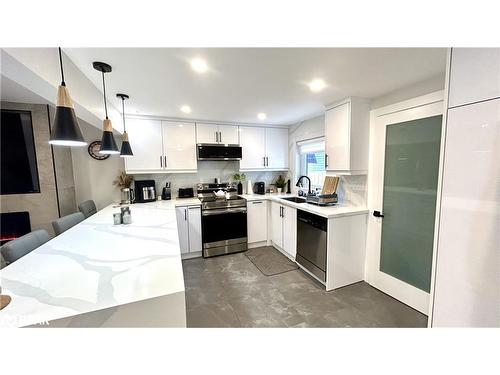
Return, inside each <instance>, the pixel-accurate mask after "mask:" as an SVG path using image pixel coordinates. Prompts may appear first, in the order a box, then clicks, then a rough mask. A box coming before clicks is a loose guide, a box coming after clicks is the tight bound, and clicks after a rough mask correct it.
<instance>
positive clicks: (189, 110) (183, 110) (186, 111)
mask: <svg viewBox="0 0 500 375" xmlns="http://www.w3.org/2000/svg"><path fill="white" fill-rule="evenodd" d="M181 111H182V112H184V113H191V107H190V106H188V105H183V106H182V107H181Z"/></svg>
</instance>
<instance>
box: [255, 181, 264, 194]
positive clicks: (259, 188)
mask: <svg viewBox="0 0 500 375" xmlns="http://www.w3.org/2000/svg"><path fill="white" fill-rule="evenodd" d="M253 192H254V193H255V194H262V195H264V194H266V184H265V183H264V182H256V183H255V185H254V186H253Z"/></svg>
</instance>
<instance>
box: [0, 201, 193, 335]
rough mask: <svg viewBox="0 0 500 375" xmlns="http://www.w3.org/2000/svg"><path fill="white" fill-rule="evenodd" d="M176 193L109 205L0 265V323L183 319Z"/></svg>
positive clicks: (164, 323) (174, 322) (182, 322)
mask: <svg viewBox="0 0 500 375" xmlns="http://www.w3.org/2000/svg"><path fill="white" fill-rule="evenodd" d="M175 205H176V201H162V202H152V203H147V204H134V205H132V206H131V210H132V224H129V225H113V213H115V212H119V211H120V209H119V208H117V207H115V206H114V205H110V206H108V207H106V208H104V209H102V210H101V211H99V212H97V213H96V214H95V215H93V216H91V217H89V218H87V219H86V220H84V221H83V222H81V223H79V224H77V225H76V226H74V227H73V228H71V229H69V230H67V231H66V232H64V233H62V234H61V235H59V236H57V237H55V238H53V239H52V240H50V241H49V242H47V243H45V244H44V245H42V246H40V247H39V248H37V249H35V250H34V251H32V252H31V253H30V254H28V255H26V256H24V257H22V258H21V259H19V260H17V261H16V262H14V263H12V264H11V265H9V266H7V267H5V268H4V269H2V270H1V271H0V282H1V286H2V294H6V295H9V296H11V297H12V301H11V303H10V304H9V305H8V306H7V307H6V308H4V309H3V310H1V311H0V326H3V327H24V326H49V327H54V326H55V327H134V326H139V327H148V326H149V327H151V326H152V327H185V326H186V314H185V295H184V278H183V272H182V263H181V256H180V249H179V240H178V234H177V223H176V216H175Z"/></svg>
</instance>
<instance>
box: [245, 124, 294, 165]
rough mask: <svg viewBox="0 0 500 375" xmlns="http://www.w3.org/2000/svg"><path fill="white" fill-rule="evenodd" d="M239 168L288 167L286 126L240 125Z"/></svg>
mask: <svg viewBox="0 0 500 375" xmlns="http://www.w3.org/2000/svg"><path fill="white" fill-rule="evenodd" d="M240 141H241V147H242V154H243V157H242V159H241V161H240V170H266V169H268V170H282V171H283V170H286V169H288V128H262V127H249V126H240Z"/></svg>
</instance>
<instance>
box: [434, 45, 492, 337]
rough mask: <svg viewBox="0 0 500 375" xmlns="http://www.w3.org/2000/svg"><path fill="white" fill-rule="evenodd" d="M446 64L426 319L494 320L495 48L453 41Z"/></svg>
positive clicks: (459, 323)
mask: <svg viewBox="0 0 500 375" xmlns="http://www.w3.org/2000/svg"><path fill="white" fill-rule="evenodd" d="M448 69H449V101H448V109H447V121H446V138H445V147H444V160H443V175H442V187H441V188H442V192H441V196H442V198H441V207H440V212H439V224H438V228H439V229H438V237H437V238H438V242H437V248H436V255H435V270H434V296H433V303H432V306H431V314H432V315H431V325H432V326H434V327H443V326H451V327H499V326H500V280H499V275H500V261H499V260H500V258H499V257H500V230H499V223H500V213H499V209H498V207H500V194H499V191H500V168H499V160H500V147H499V145H500V49H498V48H496V49H488V48H479V49H478V48H464V49H461V48H457V49H455V48H454V49H452V51H451V64H450V66H449V67H448ZM464 176H466V179H467V181H469V182H470V183H464Z"/></svg>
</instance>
